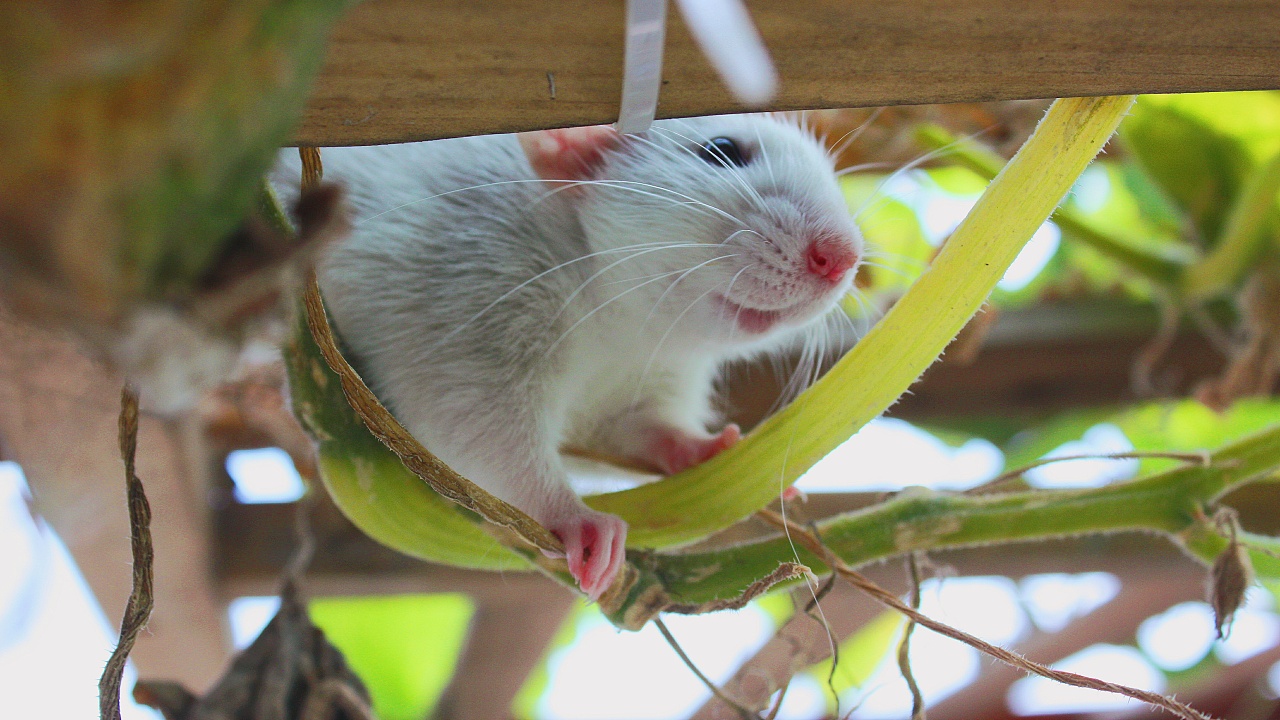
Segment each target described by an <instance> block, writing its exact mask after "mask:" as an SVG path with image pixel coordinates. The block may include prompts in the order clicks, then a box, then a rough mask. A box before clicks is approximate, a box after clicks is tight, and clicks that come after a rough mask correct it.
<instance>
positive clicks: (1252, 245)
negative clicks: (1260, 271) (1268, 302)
mask: <svg viewBox="0 0 1280 720" xmlns="http://www.w3.org/2000/svg"><path fill="white" fill-rule="evenodd" d="M1278 192H1280V152H1278V153H1276V154H1275V155H1274V156H1273V157H1272V158H1271V159H1270V160H1269V161H1267V162H1266V163H1263V164H1262V165H1261V166H1259V167H1258V168H1257V170H1255V171H1254V172H1253V174H1252V175H1251V176H1250V177H1249V179H1248V181H1247V182H1246V183H1245V186H1244V187H1243V188H1241V190H1240V194H1239V195H1237V196H1236V198H1235V203H1234V204H1233V205H1232V206H1231V212H1230V214H1229V215H1227V220H1226V223H1224V225H1223V228H1222V237H1221V238H1219V239H1218V243H1217V245H1215V246H1214V247H1213V251H1212V252H1210V253H1209V254H1208V255H1206V256H1205V257H1204V258H1203V259H1201V260H1200V261H1199V262H1197V263H1196V264H1195V265H1192V266H1191V267H1190V268H1188V270H1187V273H1186V277H1185V278H1184V279H1183V291H1184V293H1185V294H1186V295H1187V297H1189V298H1190V299H1192V300H1205V299H1208V298H1210V297H1213V296H1214V295H1217V294H1219V293H1221V292H1224V291H1226V290H1229V289H1230V288H1231V287H1233V286H1234V285H1235V284H1236V283H1237V282H1238V281H1239V280H1240V278H1241V277H1242V276H1243V275H1244V274H1245V272H1246V271H1247V270H1248V269H1249V268H1250V266H1251V265H1252V264H1253V261H1254V260H1255V259H1256V258H1257V256H1258V253H1259V252H1261V251H1262V248H1263V246H1264V245H1265V240H1266V234H1265V233H1263V232H1262V231H1263V228H1264V223H1265V222H1266V220H1267V219H1268V218H1269V217H1270V218H1274V217H1275V215H1276V213H1275V207H1276V193H1278Z"/></svg>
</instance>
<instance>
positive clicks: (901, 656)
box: [832, 553, 925, 720]
mask: <svg viewBox="0 0 1280 720" xmlns="http://www.w3.org/2000/svg"><path fill="white" fill-rule="evenodd" d="M832 577H835V575H834V574H833V575H832ZM907 578H908V579H909V580H910V582H911V609H912V610H917V611H918V610H919V609H920V563H918V562H916V553H908V554H907ZM915 629H916V622H915V621H914V620H910V619H908V620H907V625H906V627H905V628H903V630H902V642H900V643H898V670H899V671H900V672H901V673H902V679H903V680H905V681H907V688H908V689H910V690H911V720H925V714H924V695H922V694H921V693H920V685H919V684H918V683H916V676H915V674H914V673H912V672H911V633H912V632H914V631H915Z"/></svg>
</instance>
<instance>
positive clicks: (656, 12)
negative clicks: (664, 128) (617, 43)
mask: <svg viewBox="0 0 1280 720" xmlns="http://www.w3.org/2000/svg"><path fill="white" fill-rule="evenodd" d="M666 29H667V0H627V42H626V56H625V60H624V61H623V68H622V73H623V74H622V108H621V110H620V111H619V113H618V132H620V133H624V134H629V133H640V132H644V131H645V130H648V129H649V125H650V124H652V123H653V118H654V116H655V115H656V114H657V112H658V89H659V88H660V87H661V86H662V45H663V41H664V39H665V37H666Z"/></svg>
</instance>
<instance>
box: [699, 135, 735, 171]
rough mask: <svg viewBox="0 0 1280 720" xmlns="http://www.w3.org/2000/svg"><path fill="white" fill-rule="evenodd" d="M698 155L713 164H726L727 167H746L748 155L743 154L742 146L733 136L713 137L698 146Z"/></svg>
mask: <svg viewBox="0 0 1280 720" xmlns="http://www.w3.org/2000/svg"><path fill="white" fill-rule="evenodd" d="M698 157H700V158H702V159H703V160H706V161H707V162H709V163H711V164H712V165H724V166H725V167H729V166H731V165H732V166H733V167H746V165H747V157H746V156H745V155H743V154H742V148H740V147H738V143H736V142H734V141H733V139H732V138H727V137H718V138H711V139H710V140H708V141H707V142H706V143H705V144H704V145H703V146H702V147H700V148H698Z"/></svg>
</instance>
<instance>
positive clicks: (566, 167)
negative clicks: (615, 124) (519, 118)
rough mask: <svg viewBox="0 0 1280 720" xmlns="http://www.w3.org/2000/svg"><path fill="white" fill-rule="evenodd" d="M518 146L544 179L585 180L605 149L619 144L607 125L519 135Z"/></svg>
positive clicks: (588, 177) (593, 169)
mask: <svg viewBox="0 0 1280 720" xmlns="http://www.w3.org/2000/svg"><path fill="white" fill-rule="evenodd" d="M517 137H519V138H520V147H521V148H523V149H524V154H525V156H526V157H528V158H529V164H530V165H531V166H533V171H534V172H535V173H537V174H538V177H540V178H542V179H543V180H548V181H556V180H563V181H568V182H574V181H577V180H588V179H590V178H591V176H592V174H593V173H594V172H595V169H596V167H597V166H599V164H600V159H601V156H602V155H603V154H604V151H605V150H606V149H607V148H610V147H613V146H614V145H615V144H617V142H618V133H617V131H615V130H614V129H613V128H612V127H610V126H608V125H592V126H590V127H579V128H564V129H561V130H538V131H536V132H527V133H520V134H519V135H518V136H517Z"/></svg>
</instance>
